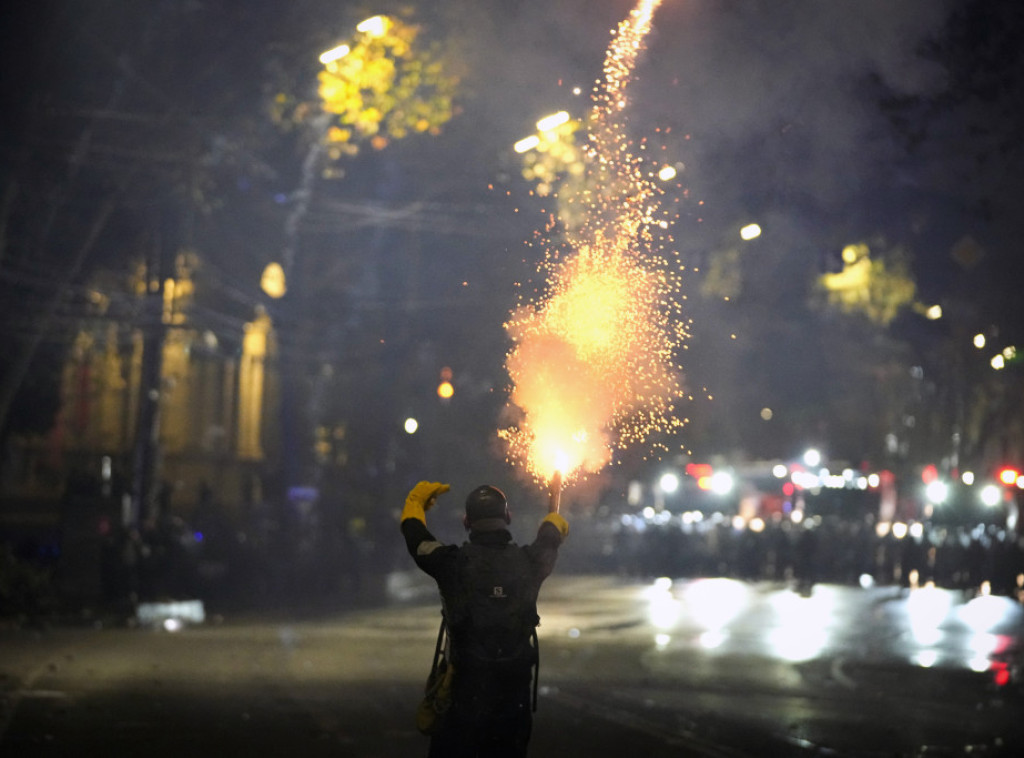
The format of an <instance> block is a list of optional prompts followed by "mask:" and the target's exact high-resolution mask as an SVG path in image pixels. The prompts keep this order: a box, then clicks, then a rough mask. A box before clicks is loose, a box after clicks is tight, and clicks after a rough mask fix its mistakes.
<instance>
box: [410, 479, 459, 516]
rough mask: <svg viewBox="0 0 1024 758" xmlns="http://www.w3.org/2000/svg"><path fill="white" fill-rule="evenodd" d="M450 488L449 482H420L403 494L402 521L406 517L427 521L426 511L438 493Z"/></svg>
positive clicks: (435, 499)
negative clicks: (406, 493)
mask: <svg viewBox="0 0 1024 758" xmlns="http://www.w3.org/2000/svg"><path fill="white" fill-rule="evenodd" d="M450 489H451V485H450V484H441V482H420V483H419V484H417V485H416V486H415V487H413V488H412V489H411V490H409V494H408V495H406V496H405V508H403V509H402V519H401V520H402V521H405V520H406V519H407V518H414V519H419V520H420V521H422V522H423V523H424V524H425V523H427V516H426V512H427V511H429V510H430V509H431V508H432V507H433V506H434V503H435V502H437V497H438V495H443V494H444V493H445V492H447V491H448V490H450Z"/></svg>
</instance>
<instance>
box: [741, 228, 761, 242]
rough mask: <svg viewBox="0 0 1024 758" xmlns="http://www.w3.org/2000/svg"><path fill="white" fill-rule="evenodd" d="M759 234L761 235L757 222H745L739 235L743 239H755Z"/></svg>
mask: <svg viewBox="0 0 1024 758" xmlns="http://www.w3.org/2000/svg"><path fill="white" fill-rule="evenodd" d="M760 236H761V227H760V226H758V225H757V224H747V225H746V226H744V227H743V228H742V229H740V237H742V238H743V239H745V240H748V241H749V240H753V239H757V238H758V237H760Z"/></svg>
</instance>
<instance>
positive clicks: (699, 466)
mask: <svg viewBox="0 0 1024 758" xmlns="http://www.w3.org/2000/svg"><path fill="white" fill-rule="evenodd" d="M686 473H687V474H688V475H690V476H692V477H693V478H694V479H703V478H705V477H707V478H708V479H710V478H711V475H712V474H713V473H714V471H713V470H712V468H711V464H710V463H687V464H686Z"/></svg>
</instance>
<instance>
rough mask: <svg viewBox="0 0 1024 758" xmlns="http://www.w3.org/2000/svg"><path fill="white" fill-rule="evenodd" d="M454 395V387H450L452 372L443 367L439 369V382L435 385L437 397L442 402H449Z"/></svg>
mask: <svg viewBox="0 0 1024 758" xmlns="http://www.w3.org/2000/svg"><path fill="white" fill-rule="evenodd" d="M454 394H455V387H454V386H453V385H452V370H451V369H450V368H448V367H447V366H445V367H444V368H443V369H441V382H440V384H438V385H437V396H438V397H439V398H441V399H442V400H449V399H451V396H452V395H454Z"/></svg>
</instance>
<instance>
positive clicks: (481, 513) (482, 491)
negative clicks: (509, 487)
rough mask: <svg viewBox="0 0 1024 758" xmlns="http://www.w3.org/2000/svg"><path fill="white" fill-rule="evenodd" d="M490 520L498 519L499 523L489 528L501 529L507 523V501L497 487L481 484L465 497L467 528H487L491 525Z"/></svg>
mask: <svg viewBox="0 0 1024 758" xmlns="http://www.w3.org/2000/svg"><path fill="white" fill-rule="evenodd" d="M492 519H498V520H500V523H495V524H493V526H492V527H491V528H502V527H504V526H505V525H506V524H508V523H509V515H508V499H507V498H506V497H505V493H504V492H502V491H501V490H499V489H498V488H497V487H494V486H492V485H490V484H483V485H481V486H479V487H477V488H476V489H475V490H473V491H472V492H470V493H469V494H468V495H467V496H466V522H467V526H469V527H471V528H473V529H481V528H487V526H488V525H490V524H492V523H493V522H492V521H491V520H492ZM484 522H487V523H486V524H485V523H484Z"/></svg>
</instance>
